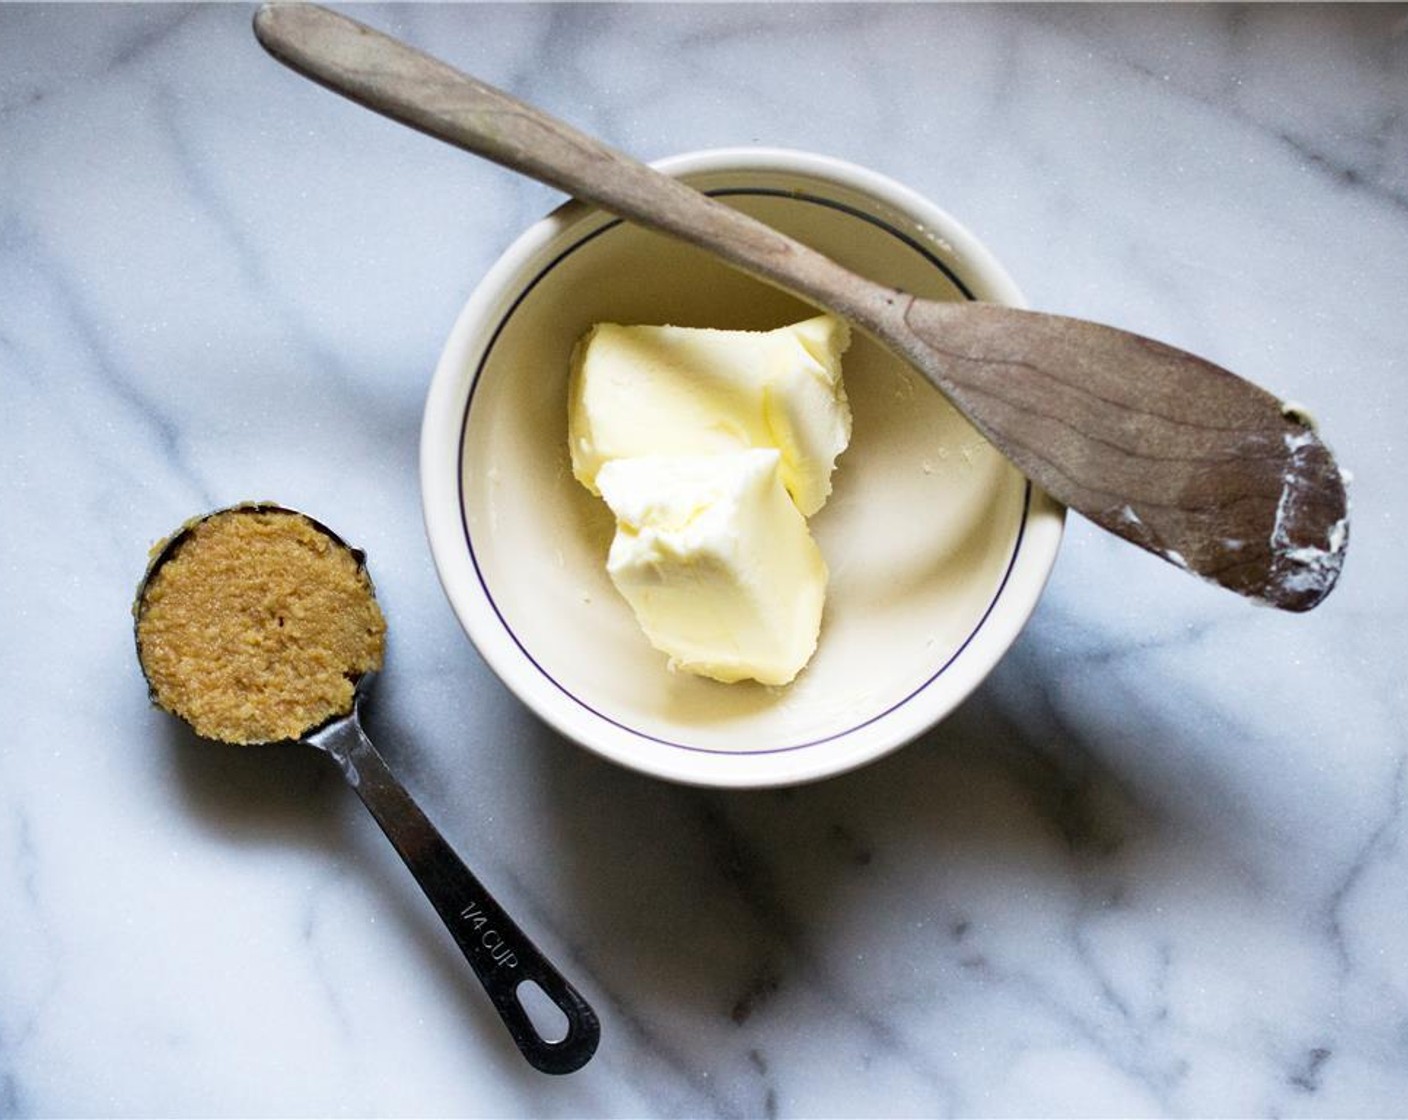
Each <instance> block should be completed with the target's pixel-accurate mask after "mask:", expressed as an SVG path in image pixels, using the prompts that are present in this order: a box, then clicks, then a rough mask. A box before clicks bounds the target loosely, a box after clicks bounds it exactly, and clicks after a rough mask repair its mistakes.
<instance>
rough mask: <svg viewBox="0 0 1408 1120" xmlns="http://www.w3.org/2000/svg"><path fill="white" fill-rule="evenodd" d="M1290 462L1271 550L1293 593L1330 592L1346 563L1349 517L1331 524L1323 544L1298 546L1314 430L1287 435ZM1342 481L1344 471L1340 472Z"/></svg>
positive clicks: (1278, 571) (1282, 575) (1282, 579)
mask: <svg viewBox="0 0 1408 1120" xmlns="http://www.w3.org/2000/svg"><path fill="white" fill-rule="evenodd" d="M1285 439H1286V450H1287V451H1289V452H1290V455H1291V462H1290V465H1289V466H1288V467H1287V468H1286V472H1285V474H1284V475H1283V476H1282V479H1281V482H1282V489H1281V500H1280V501H1279V502H1277V504H1276V520H1275V522H1274V523H1273V525H1272V527H1271V551H1272V554H1273V556H1274V557H1275V558H1276V560H1278V561H1281V562H1282V563H1280V564H1278V565H1277V574H1278V576H1279V578H1280V582H1281V585H1282V586H1283V587H1284V588H1285V589H1286V590H1287V591H1291V592H1298V591H1308V592H1316V591H1318V592H1322V593H1325V592H1328V591H1329V589H1330V588H1331V587H1333V586H1334V583H1335V580H1336V579H1338V578H1339V574H1340V568H1341V567H1343V566H1344V548H1345V544H1346V543H1347V542H1348V540H1349V517H1348V512H1347V511H1346V516H1344V517H1342V518H1340V519H1339V520H1338V521H1336V522H1335V524H1334V525H1332V526H1331V527H1330V531H1329V532H1328V533H1327V534H1326V538H1325V543H1324V544H1323V545H1303V544H1301V545H1297V544H1295V543H1293V541H1292V539H1291V529H1292V527H1293V526H1294V525H1295V524H1296V522H1297V521H1298V519H1299V516H1300V506H1301V503H1302V501H1303V500H1304V499H1305V497H1306V496H1307V494H1308V493H1309V488H1308V484H1307V472H1306V471H1305V470H1304V469H1303V468H1304V466H1305V460H1306V459H1307V452H1308V451H1309V450H1311V449H1313V448H1315V447H1316V446H1317V445H1318V444H1319V440H1318V439H1317V438H1316V436H1315V433H1314V432H1313V431H1311V430H1310V429H1308V428H1307V429H1306V430H1304V431H1301V432H1296V433H1294V434H1288V435H1287V436H1286V437H1285ZM1340 477H1341V479H1342V480H1343V481H1348V480H1347V479H1345V478H1344V475H1343V473H1341V475H1340Z"/></svg>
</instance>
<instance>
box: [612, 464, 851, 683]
mask: <svg viewBox="0 0 1408 1120" xmlns="http://www.w3.org/2000/svg"><path fill="white" fill-rule="evenodd" d="M781 464H782V455H781V453H780V452H779V451H778V450H777V449H775V448H769V449H748V450H744V451H729V452H720V453H717V454H707V453H706V454H691V455H645V456H634V457H631V458H616V459H612V460H609V461H608V462H606V463H604V464H602V466H601V468H600V470H599V471H597V473H596V476H595V477H596V482H597V485H598V486H599V488H600V493H601V495H602V497H603V498H604V499H605V500H606V503H607V505H609V506H610V507H611V510H612V512H613V513H614V514H615V515H616V525H617V528H616V536H615V538H614V539H613V541H612V543H611V550H610V553H609V555H608V557H607V564H606V570H607V572H608V573H609V574H610V576H611V580H612V582H613V583H615V585H616V587H617V589H618V590H619V591H620V592H621V594H622V595H623V596H624V597H625V599H626V601H627V602H628V603H629V604H630V605H631V608H632V610H634V612H635V616H636V619H637V620H638V621H639V623H640V625H641V628H642V629H643V630H644V631H645V633H646V636H647V637H648V638H649V639H650V641H651V643H652V644H653V645H654V646H655V647H656V648H657V649H659V650H661V651H662V652H664V653H666V654H668V655H669V658H670V664H671V666H672V667H673V668H677V669H682V670H685V671H688V672H691V673H696V674H699V675H700V676H705V677H711V678H713V679H714V680H719V681H725V682H729V683H732V682H735V681H740V680H747V679H752V680H757V681H761V682H762V683H764V684H770V685H782V684H787V683H789V682H790V681H792V679H793V678H794V677H796V675H797V673H798V672H800V671H801V669H802V667H803V666H804V665H806V663H807V661H808V660H809V659H810V658H811V656H812V653H813V652H814V651H815V649H816V644H817V635H818V633H819V631H820V628H821V612H822V603H823V599H824V597H825V592H826V576H827V573H826V565H825V563H824V562H823V560H822V557H821V552H820V550H819V549H818V548H817V546H816V543H815V541H813V540H812V536H811V533H810V532H809V531H808V529H807V522H806V519H805V518H804V517H803V516H802V515H801V513H800V512H799V511H798V509H797V507H796V505H794V503H793V501H792V499H791V498H790V497H789V496H788V494H787V491H786V490H785V488H784V487H783V484H782V475H781Z"/></svg>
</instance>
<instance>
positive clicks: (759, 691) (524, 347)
mask: <svg viewBox="0 0 1408 1120" xmlns="http://www.w3.org/2000/svg"><path fill="white" fill-rule="evenodd" d="M657 166H658V167H660V168H661V169H662V170H664V171H667V172H669V173H670V174H673V175H678V176H680V177H682V178H684V179H686V180H687V181H688V182H690V183H692V184H693V185H694V186H696V187H699V188H700V189H702V190H706V191H709V192H711V193H713V194H716V195H718V196H720V197H722V198H724V199H726V200H727V201H728V203H729V204H730V205H733V206H737V207H739V208H740V209H743V210H746V211H748V212H749V213H751V214H754V215H756V216H757V217H759V218H761V219H762V220H763V221H765V222H768V223H769V224H771V225H774V226H776V227H777V228H779V229H781V230H784V231H785V232H787V233H790V234H792V235H794V236H796V237H798V238H799V239H800V240H802V241H805V242H807V243H808V244H810V245H813V246H815V247H816V248H818V249H820V250H821V251H822V252H824V253H827V254H829V255H830V256H832V257H834V258H835V259H837V260H839V261H841V262H842V263H844V264H846V265H848V266H849V267H850V268H852V269H854V270H855V271H857V272H859V273H861V274H863V275H866V276H869V277H872V278H874V279H878V280H882V281H884V282H886V283H888V284H891V285H893V286H895V287H899V288H903V289H906V290H908V291H913V292H916V293H919V294H921V295H926V296H930V297H934V298H940V299H980V300H988V301H993V302H999V303H1008V304H1021V303H1022V298H1021V295H1020V293H1019V292H1018V291H1017V288H1016V286H1015V285H1014V284H1013V283H1012V281H1011V279H1010V278H1009V277H1008V276H1007V274H1006V272H1004V271H1003V269H1002V267H1001V266H1000V265H999V264H998V263H997V262H996V261H995V260H994V259H993V258H992V256H991V255H990V254H989V253H988V252H987V250H986V249H984V248H983V246H982V245H981V244H979V242H978V241H977V240H976V239H975V238H974V237H973V236H972V235H971V234H970V233H969V232H968V231H967V230H966V229H964V228H963V227H962V226H961V225H959V224H958V223H957V222H955V221H954V220H953V218H951V217H950V216H949V215H948V214H946V213H945V212H944V211H942V210H940V209H939V208H937V207H936V206H934V205H932V204H931V203H929V202H927V201H925V200H924V199H923V198H921V197H919V196H918V195H916V194H915V193H914V192H912V191H910V190H908V189H906V188H904V187H902V186H900V185H898V184H897V183H894V182H892V181H891V180H888V179H886V178H884V177H882V176H880V175H877V174H875V173H873V172H870V171H866V170H864V169H862V168H859V167H855V166H852V165H850V164H846V163H842V162H839V161H837V160H833V159H827V158H824V157H820V156H815V155H807V154H804V153H799V152H791V151H778V150H769V149H754V148H747V149H730V150H723V151H710V152H699V153H694V154H690V155H683V156H677V157H675V158H672V159H667V160H663V161H661V162H660V163H659V164H657ZM811 314H815V312H814V311H813V310H812V309H810V308H809V307H807V306H805V305H803V304H801V303H799V302H798V301H796V300H794V299H793V298H791V297H790V296H787V295H784V294H782V293H781V292H778V291H775V290H773V289H772V288H770V287H767V286H765V285H763V284H760V283H759V282H757V281H754V280H751V279H749V278H747V277H745V276H743V275H741V274H739V273H737V272H734V271H731V270H730V269H728V268H726V267H724V266H723V265H721V264H718V263H717V262H715V261H714V260H712V259H711V258H709V257H708V256H706V255H705V254H703V253H701V252H699V251H698V250H695V249H691V248H688V247H686V246H684V245H681V244H678V243H676V242H673V241H670V240H668V239H666V238H663V237H661V236H659V235H657V234H652V233H648V232H646V231H644V230H641V229H638V228H636V227H634V226H630V225H627V224H625V223H622V222H621V221H619V220H618V219H615V218H613V217H611V216H609V215H606V214H603V213H602V212H600V211H598V210H594V209H591V208H588V207H586V206H583V205H581V204H578V203H570V204H568V205H566V206H563V207H561V208H560V209H558V210H557V211H555V212H554V213H552V214H551V215H549V216H548V217H547V218H545V219H544V220H543V221H541V222H539V223H538V224H537V225H535V226H533V227H532V228H531V229H529V230H528V231H527V232H526V233H524V234H523V235H522V236H521V237H520V238H519V239H518V240H517V241H515V242H514V244H513V245H512V246H511V247H510V248H509V250H508V251H507V252H506V253H505V254H504V255H503V257H502V258H501V259H500V260H499V261H498V262H497V264H496V265H495V266H494V267H493V269H492V270H491V271H490V272H489V274H488V275H487V276H486V277H485V278H484V280H483V282H482V283H481V284H480V285H479V286H478V288H477V289H476V290H475V292H474V294H473V296H472V297H471V299H470V300H469V302H468V304H466V306H465V308H464V310H463V311H462V312H461V314H460V316H459V319H458V320H457V321H456V323H455V326H454V330H453V331H452V332H451V334H450V338H449V341H448V342H447V343H446V346H445V350H444V353H443V355H442V356H441V359H440V363H439V366H438V368H437V369H436V372H435V378H434V381H433V383H432V385H431V389H430V394H429V398H428V401H427V404H426V411H425V420H424V427H423V431H422V437H421V482H422V489H423V497H424V504H425V518H426V525H427V530H428V533H429V538H430V545H431V550H432V553H433V555H434V558H435V564H436V567H437V569H438V570H439V574H440V579H441V582H442V583H443V584H444V587H445V590H446V593H447V594H448V596H449V599H450V603H451V605H452V607H453V608H454V611H455V613H456V614H457V615H458V616H459V619H460V622H461V623H462V624H463V626H464V628H465V630H466V631H467V632H468V634H469V636H470V638H471V639H472V640H473V642H474V644H475V646H476V647H477V648H478V649H479V652H480V653H481V654H482V655H483V657H484V659H485V660H486V661H487V662H488V663H489V665H490V666H491V667H492V668H493V670H494V671H495V672H496V673H497V674H498V675H499V676H500V677H501V678H502V679H503V680H504V682H505V683H506V684H507V685H508V686H509V688H511V689H512V690H513V691H514V692H515V693H516V694H517V695H518V696H519V697H520V698H521V699H522V700H523V702H524V703H526V704H527V705H528V706H529V707H530V708H532V709H533V710H534V711H535V712H537V713H538V715H540V716H541V717H542V718H543V719H544V720H546V721H547V722H548V723H549V724H551V725H552V726H553V727H555V728H556V729H557V730H559V731H560V732H562V733H563V734H564V735H567V736H569V737H570V738H572V739H575V740H576V741H577V742H579V743H581V744H582V745H583V746H585V747H587V748H589V749H591V750H593V751H596V752H597V753H599V754H601V755H603V756H605V757H606V758H609V759H612V760H614V761H616V762H619V763H621V764H623V765H625V766H629V767H632V768H634V769H636V770H640V771H644V772H646V773H648V774H654V775H657V776H659V777H663V778H668V779H673V780H676V781H682V782H689V783H695V784H700V785H710V786H739V787H742V786H774V785H785V784H789V783H795V782H802V781H809V780H812V779H816V778H820V777H823V776H825V775H829V774H835V773H839V772H841V771H844V770H847V769H850V768H852V767H855V766H858V765H860V764H862V763H865V762H868V761H870V760H872V759H875V758H877V757H879V756H880V755H883V754H885V753H887V752H888V751H891V750H893V749H894V748H896V747H898V746H900V745H901V744H903V743H905V742H907V741H908V740H910V739H913V738H914V737H915V736H917V735H919V734H920V733H921V732H923V731H924V730H926V729H927V728H929V727H931V726H932V725H933V724H934V723H936V722H937V721H938V720H940V719H942V718H943V717H944V716H945V715H947V714H948V713H949V712H950V711H952V710H953V708H954V707H955V706H956V705H957V704H958V703H959V702H960V701H961V700H962V699H963V698H964V697H965V696H967V695H968V693H969V692H971V691H972V690H973V689H974V688H975V687H976V686H977V685H978V684H979V682H980V681H982V679H983V677H984V676H986V675H987V673H988V671H989V670H990V669H992V667H993V666H994V665H995V664H996V663H997V661H998V659H999V658H1000V657H1001V656H1002V654H1003V653H1004V652H1005V651H1006V649H1007V648H1008V646H1009V645H1010V644H1011V643H1012V641H1013V639H1015V638H1016V636H1017V634H1018V632H1019V631H1020V630H1021V628H1022V626H1023V624H1024V623H1025V622H1026V620H1027V618H1028V616H1029V615H1030V614H1031V611H1032V609H1033V607H1034V606H1035V605H1036V601H1037V598H1038V596H1039V595H1040V594H1041V590H1042V588H1043V586H1044V585H1045V583H1046V578H1047V575H1048V573H1049V572H1050V569H1051V565H1052V563H1053V562H1054V560H1055V557H1056V551H1057V548H1058V546H1059V544H1060V539H1061V531H1062V524H1063V512H1062V510H1061V508H1060V507H1059V506H1058V505H1057V504H1056V503H1055V502H1054V501H1052V500H1051V499H1050V498H1048V497H1047V496H1046V495H1045V494H1043V493H1042V492H1040V491H1038V490H1036V489H1035V488H1034V487H1032V486H1030V485H1029V484H1028V483H1027V481H1026V479H1025V478H1023V477H1022V476H1021V475H1020V474H1019V473H1018V472H1017V471H1016V469H1015V468H1013V467H1012V466H1011V465H1010V464H1008V463H1007V462H1006V460H1004V459H1003V458H1002V457H1001V456H999V455H998V454H997V453H996V452H995V451H993V450H992V448H991V447H989V446H988V445H987V444H986V443H985V442H984V441H983V440H982V439H981V438H980V437H979V436H978V435H977V434H976V432H974V431H973V429H972V428H970V427H969V426H968V424H967V423H966V422H965V421H964V420H962V419H961V418H960V417H959V416H958V414H957V413H956V412H955V411H954V410H953V409H952V408H951V407H950V406H949V404H948V403H947V402H946V401H945V399H944V398H943V397H942V396H941V395H940V394H939V393H938V392H936V391H935V390H934V389H932V388H930V387H929V385H928V384H927V383H926V382H924V381H923V380H922V379H921V378H920V377H919V375H918V374H916V373H915V372H914V371H913V370H911V369H910V368H908V367H907V366H905V365H904V364H903V363H901V362H899V361H898V360H896V359H895V358H893V357H891V356H890V355H889V354H888V353H887V352H885V351H884V350H882V349H881V348H880V347H878V346H877V345H875V344H874V343H873V342H871V341H870V340H869V339H868V338H864V337H861V336H860V335H857V336H856V339H855V341H854V343H853V344H852V347H851V350H850V351H849V353H848V354H847V355H846V358H845V362H844V376H845V381H846V386H847V390H848V392H849V396H850V400H851V407H852V411H853V413H854V417H855V433H854V437H853V439H852V443H851V446H850V448H849V450H847V451H846V453H845V454H844V455H842V457H841V459H840V462H839V464H838V467H837V471H836V474H835V476H834V483H835V490H834V492H833V494H832V497H831V499H830V501H829V502H828V503H827V504H826V506H825V507H824V508H823V509H822V510H821V511H820V512H819V513H818V514H817V515H816V516H815V517H814V518H813V519H812V522H811V525H812V531H813V533H814V535H815V536H816V539H817V541H818V543H819V545H820V546H821V549H822V552H823V554H824V556H825V557H826V560H827V563H828V565H829V567H830V571H831V580H830V586H829V588H828V593H827V603H826V613H825V616H824V620H823V625H822V632H821V638H820V643H819V646H818V649H817V653H816V655H815V657H814V658H813V659H812V662H811V664H810V665H809V666H808V667H807V668H806V669H805V670H804V671H803V673H802V674H801V676H799V677H798V679H797V680H796V681H794V682H793V683H792V684H791V685H789V686H787V687H785V688H767V687H764V686H762V685H756V684H751V683H746V684H735V685H725V684H719V683H716V682H713V681H708V680H703V679H701V678H697V677H693V676H689V675H687V674H683V673H678V674H677V673H672V672H670V671H669V670H668V668H667V666H666V658H665V656H664V655H663V654H660V653H658V652H657V651H656V650H654V649H653V648H652V647H651V646H650V644H649V643H648V642H647V641H646V639H645V637H644V635H643V634H642V633H641V631H640V629H639V627H638V626H637V625H636V622H635V620H634V618H633V616H632V614H631V611H630V608H629V607H628V606H627V605H626V603H625V601H624V600H623V599H622V598H621V597H620V595H618V594H617V592H616V590H615V588H614V587H613V586H612V584H611V582H610V580H609V579H608V577H607V575H606V572H605V560H606V551H607V547H608V544H609V542H610V539H611V535H612V531H613V521H612V518H611V515H610V513H609V511H608V510H607V509H606V507H605V506H604V505H603V504H602V502H601V501H600V500H599V499H598V498H595V497H593V496H592V495H591V494H589V493H588V492H587V491H586V490H585V489H583V488H582V487H581V486H580V485H579V484H578V483H577V482H576V481H575V479H574V478H573V476H572V471H571V468H570V465H569V460H568V452H567V428H566V425H567V381H568V359H569V355H570V353H571V350H572V345H573V343H574V342H575V341H576V340H577V338H578V337H579V336H580V335H581V334H582V333H583V332H584V331H585V330H586V329H587V328H588V327H590V326H591V325H592V324H593V323H596V322H599V321H603V320H609V321H614V322H622V323H674V324H676V325H680V326H709V327H727V328H748V329H766V328H771V327H776V326H780V325H782V324H784V323H788V322H792V321H795V320H797V319H801V318H805V317H807V316H809V315H811Z"/></svg>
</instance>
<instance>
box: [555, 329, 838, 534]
mask: <svg viewBox="0 0 1408 1120" xmlns="http://www.w3.org/2000/svg"><path fill="white" fill-rule="evenodd" d="M849 345H850V328H849V327H848V326H847V325H846V323H845V321H844V320H841V319H838V318H836V317H835V316H832V315H820V316H817V317H816V318H814V319H807V320H805V321H803V322H800V323H795V324H793V325H792V326H788V327H780V328H778V329H777V330H772V331H725V330H709V329H701V328H693V327H668V326H666V327H657V326H620V325H618V324H615V323H599V324H597V325H596V326H595V327H593V328H592V329H591V330H590V331H589V332H588V333H587V334H586V335H585V336H584V337H583V338H582V339H581V341H580V342H578V344H577V347H576V350H575V351H574V353H573V358H572V384H571V403H570V411H569V415H568V440H569V443H570V445H571V451H572V471H573V473H574V474H575V475H576V476H577V479H578V480H579V481H580V482H581V483H582V484H583V485H584V486H586V487H587V489H589V490H591V491H592V492H593V493H600V492H601V491H600V489H599V486H598V481H597V479H598V475H599V473H600V471H601V469H602V467H603V466H604V465H605V464H606V463H610V462H612V461H613V460H617V459H625V458H632V457H635V456H639V455H657V454H665V455H688V454H702V453H719V452H730V451H742V450H746V449H748V448H775V449H776V450H777V451H778V452H780V455H781V460H780V467H779V471H780V474H781V478H782V484H783V485H784V486H785V487H786V488H787V491H788V493H789V494H791V495H792V500H793V501H794V502H795V503H796V504H797V508H798V509H799V510H801V511H802V513H803V514H804V515H806V516H808V517H810V516H811V515H812V514H814V513H815V512H816V511H817V510H819V509H820V508H821V507H822V505H823V504H824V503H825V502H826V499H827V497H828V496H829V495H830V493H831V472H832V471H833V470H834V469H835V466H836V457H837V456H838V455H839V454H840V453H841V452H842V451H844V450H845V448H846V445H847V444H848V443H849V442H850V439H851V410H850V405H849V403H848V402H847V400H846V391H845V386H844V384H843V382H842V380H841V355H842V354H843V353H845V351H846V348H847V347H848V346H849Z"/></svg>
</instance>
